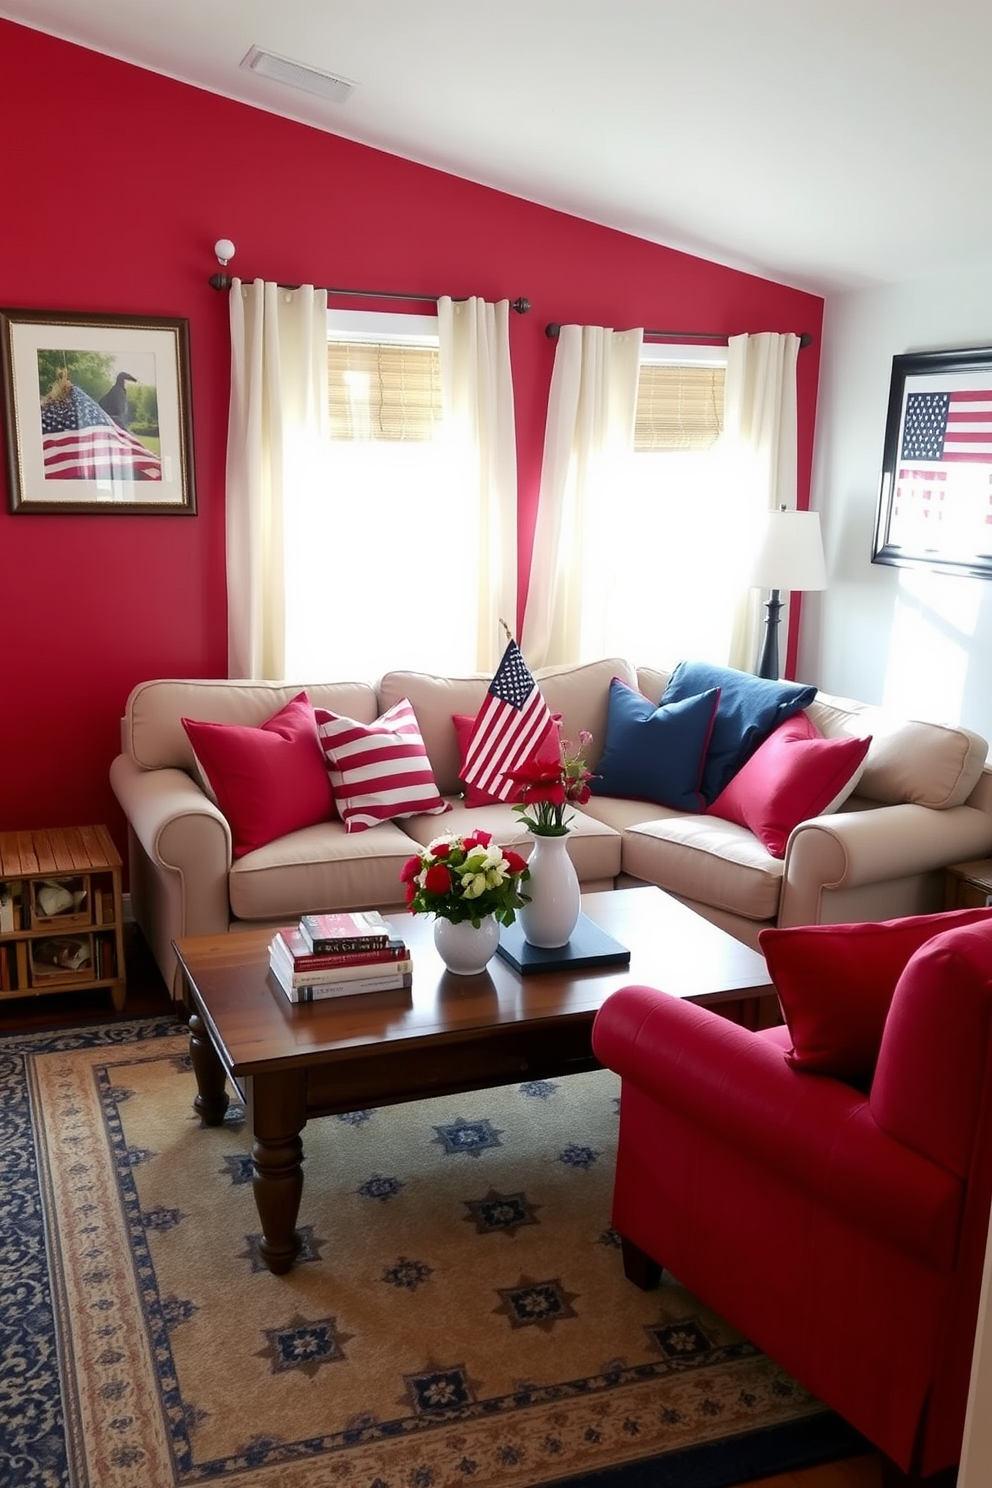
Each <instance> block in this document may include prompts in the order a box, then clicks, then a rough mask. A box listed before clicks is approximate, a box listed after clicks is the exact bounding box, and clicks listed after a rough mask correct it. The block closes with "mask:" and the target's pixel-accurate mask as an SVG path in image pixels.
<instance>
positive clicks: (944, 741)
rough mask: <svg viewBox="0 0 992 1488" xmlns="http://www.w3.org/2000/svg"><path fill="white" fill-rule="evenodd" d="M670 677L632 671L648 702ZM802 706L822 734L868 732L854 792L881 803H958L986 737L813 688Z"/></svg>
mask: <svg viewBox="0 0 992 1488" xmlns="http://www.w3.org/2000/svg"><path fill="white" fill-rule="evenodd" d="M670 678H671V673H670V672H667V671H663V670H661V669H659V668H655V667H639V668H638V670H637V685H638V687H639V688H640V689H641V691H642V692H643V693H644V696H645V697H648V698H651V700H652V701H653V702H660V701H661V698H662V696H663V695H664V692H665V688H666V687H667V686H668V683H669V680H670ZM805 711H806V713H807V714H808V716H809V718H810V719H811V720H812V722H813V723H814V724H815V725H816V727H817V728H818V729H819V730H820V733H821V734H823V735H824V736H825V737H826V738H828V739H829V738H836V737H838V736H845V737H847V738H855V739H863V738H866V737H867V736H868V735H869V734H870V735H871V744H870V745H869V747H868V755H867V757H866V759H865V766H864V769H863V771H862V772H861V777H860V779H859V780H858V784H857V786H856V787H855V790H854V795H855V796H856V797H857V798H858V799H866V800H869V801H874V802H877V803H879V804H881V805H887V806H894V805H898V804H900V803H901V802H904V801H906V802H910V803H912V804H914V805H917V806H929V807H931V808H933V809H934V810H938V811H939V810H946V809H947V808H948V807H951V806H961V805H963V803H964V802H965V801H967V800H968V797H969V796H970V795H971V793H972V791H973V790H974V789H975V786H976V785H977V784H978V781H979V777H980V776H981V773H982V768H983V766H984V764H985V760H986V757H987V755H988V748H989V746H988V741H987V740H986V739H983V738H982V736H981V735H980V734H976V733H974V732H973V731H972V730H971V729H966V728H960V727H952V726H948V725H946V724H939V723H922V722H920V721H918V720H915V719H905V718H900V717H898V716H893V715H892V714H891V713H889V712H887V711H885V710H883V709H881V708H875V707H870V706H869V705H868V704H867V703H859V702H856V701H855V700H854V699H853V698H845V697H835V696H833V695H832V694H831V693H828V692H818V693H817V694H816V697H815V698H814V699H813V701H812V702H811V703H810V705H809V707H808V708H807V709H806V710H805Z"/></svg>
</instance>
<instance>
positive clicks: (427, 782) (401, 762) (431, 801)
mask: <svg viewBox="0 0 992 1488" xmlns="http://www.w3.org/2000/svg"><path fill="white" fill-rule="evenodd" d="M316 717H317V737H318V739H319V741H320V747H321V749H322V750H323V751H324V755H325V757H326V761H327V771H328V774H329V775H330V778H331V785H332V787H333V789H334V801H335V804H336V806H337V809H338V814H339V815H340V817H341V820H342V821H343V822H344V824H345V828H346V829H347V831H349V832H363V831H365V830H366V828H368V827H374V826H377V825H378V823H379V822H383V821H390V820H392V819H393V818H394V817H400V816H438V815H439V814H440V813H441V812H442V811H450V810H451V806H450V805H449V803H448V802H447V801H446V800H445V799H444V797H443V796H441V795H439V794H438V789H437V784H436V782H435V780H434V772H433V770H432V769H431V762H430V759H429V758H428V755H427V750H426V748H425V746H424V741H423V739H422V738H421V735H420V725H419V724H418V723H417V715H416V713H415V712H414V711H413V705H412V704H411V702H410V700H409V698H401V699H400V701H399V702H398V703H394V704H393V706H392V707H391V708H388V709H387V710H386V712H385V713H383V714H382V715H381V717H379V718H377V719H376V721H375V722H374V723H357V722H356V721H355V719H354V718H343V717H340V716H339V715H338V714H336V713H329V712H328V710H327V709H326V708H318V709H317V710H316Z"/></svg>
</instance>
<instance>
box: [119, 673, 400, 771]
mask: <svg viewBox="0 0 992 1488" xmlns="http://www.w3.org/2000/svg"><path fill="white" fill-rule="evenodd" d="M303 690H304V687H303V684H301V683H299V682H295V683H294V682H254V681H243V680H228V681H225V680H220V681H205V680H201V679H199V678H185V679H181V678H165V679H162V680H158V681H154V682H141V683H139V684H138V686H137V687H135V688H133V689H132V691H131V694H130V696H129V698H128V700H127V704H126V707H125V711H124V717H123V719H122V721H121V748H122V749H123V751H124V753H125V754H127V755H130V757H131V758H132V759H133V760H134V762H135V764H137V765H140V766H141V768H142V769H143V770H163V769H170V768H171V769H178V770H186V771H188V773H189V774H191V775H193V776H194V777H197V776H198V770H197V765H196V761H195V758H194V754H193V746H192V744H191V743H190V741H189V739H188V737H187V735H186V731H185V729H184V728H183V725H182V719H183V718H184V717H186V718H196V719H200V720H202V721H203V722H207V723H233V724H242V725H245V726H249V727H252V728H259V727H260V726H261V725H262V724H263V723H264V722H265V720H266V719H267V718H271V717H272V715H273V713H276V712H278V710H279V709H280V708H282V707H285V705H286V704H287V703H289V702H291V701H292V699H293V698H294V697H296V696H297V695H298V694H299V693H300V692H301V691H303ZM305 691H306V694H307V696H308V697H309V699H310V701H311V703H312V704H313V705H314V707H324V708H329V709H331V711H332V712H334V713H347V714H348V715H349V717H351V718H357V719H359V720H360V721H361V722H363V723H371V722H372V720H373V719H374V718H375V717H376V715H377V714H378V712H379V707H378V703H377V702H376V695H375V688H374V687H371V686H369V685H368V684H367V683H364V682H335V683H326V682H314V683H308V684H306V687H305Z"/></svg>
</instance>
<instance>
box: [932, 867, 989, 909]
mask: <svg viewBox="0 0 992 1488" xmlns="http://www.w3.org/2000/svg"><path fill="white" fill-rule="evenodd" d="M990 905H992V858H978V859H976V860H974V861H973V862H970V863H952V864H951V865H950V867H949V868H945V869H944V908H945V909H987V908H988V907H989V906H990Z"/></svg>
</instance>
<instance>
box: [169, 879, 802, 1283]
mask: <svg viewBox="0 0 992 1488" xmlns="http://www.w3.org/2000/svg"><path fill="white" fill-rule="evenodd" d="M582 908H583V910H584V911H585V913H586V914H587V915H588V916H589V917H590V919H593V920H595V921H596V922H597V924H599V925H601V926H602V927H603V929H604V930H606V931H608V932H609V934H610V935H612V936H613V937H614V938H615V939H616V940H618V941H620V942H621V943H622V944H623V945H625V946H628V947H629V948H630V951H631V958H630V965H629V966H621V967H616V966H613V967H604V968H590V969H587V970H584V971H581V970H580V971H572V972H541V973H539V974H531V975H528V976H520V975H519V974H518V973H517V972H516V971H514V970H513V968H512V967H511V966H509V965H508V964H507V963H506V962H504V961H503V960H502V959H501V958H500V957H498V956H497V957H494V958H493V960H492V961H491V962H490V964H489V967H488V969H487V970H486V971H485V972H483V973H482V974H481V975H479V976H474V977H463V976H454V975H452V973H450V972H448V971H446V970H445V968H444V966H443V965H442V963H441V960H440V958H439V957H438V955H437V952H436V951H435V949H434V939H433V919H432V917H430V916H427V915H407V914H396V915H391V916H389V917H388V918H389V919H390V922H391V923H392V924H393V925H394V926H395V927H396V930H397V933H399V934H401V935H402V936H403V937H404V939H405V940H406V942H407V944H408V945H409V947H410V950H411V954H412V957H413V966H414V971H413V987H412V989H411V990H410V991H403V992H372V993H365V994H362V995H360V996H353V997H344V998H335V999H330V1000H326V1001H323V1002H313V1003H304V1004H295V1005H294V1004H292V1003H290V1002H289V1000H288V998H287V997H286V996H285V994H284V993H283V992H282V990H281V989H280V987H279V986H278V984H277V983H276V981H275V980H274V978H273V977H271V976H270V974H269V970H268V959H269V958H268V945H269V941H270V940H271V938H272V934H273V931H272V929H271V927H266V928H264V929H258V930H245V931H241V930H238V931H232V932H230V933H229V934H226V935H210V936H196V937H187V938H185V939H182V940H178V941H176V942H175V948H176V954H177V955H178V957H179V962H180V966H181V968H182V971H183V973H184V976H185V980H186V986H187V1001H188V1005H189V1007H190V1009H191V1016H190V1019H189V1026H190V1056H191V1059H192V1063H193V1069H194V1072H195V1074H196V1083H197V1096H196V1099H195V1101H194V1103H193V1104H194V1107H195V1109H196V1110H197V1111H198V1113H199V1114H200V1116H201V1118H202V1119H203V1121H204V1122H205V1123H206V1124H207V1125H208V1126H215V1125H219V1124H220V1123H221V1122H222V1121H223V1119H224V1113H225V1111H226V1109H227V1105H228V1095H227V1089H226V1083H227V1077H230V1079H231V1081H232V1083H233V1084H234V1086H235V1087H236V1088H237V1090H238V1091H239V1093H240V1094H241V1096H242V1098H243V1100H244V1101H245V1105H246V1108H247V1114H248V1121H249V1123H250V1125H251V1130H252V1137H253V1144H252V1154H251V1155H252V1160H253V1163H254V1193H255V1202H256V1204H257V1206H258V1215H259V1219H260V1221H261V1225H262V1242H261V1247H260V1248H261V1254H262V1258H263V1260H264V1261H265V1264H266V1265H267V1266H268V1268H269V1270H270V1271H274V1272H276V1273H281V1272H284V1271H288V1270H289V1268H290V1266H292V1264H293V1261H294V1259H295V1257H296V1254H297V1252H298V1250H299V1244H300V1242H299V1237H298V1236H297V1233H296V1220H297V1215H298V1214H299V1208H300V1199H301V1196H302V1193H303V1170H302V1167H301V1160H302V1156H303V1143H302V1140H301V1135H300V1134H301V1132H302V1131H303V1128H304V1126H305V1125H306V1123H307V1121H308V1120H309V1118H310V1117H311V1116H328V1115H332V1114H334V1113H337V1112H341V1111H354V1110H362V1109H364V1108H366V1107H369V1106H376V1105H389V1104H393V1103H395V1102H397V1101H412V1100H420V1099H423V1098H425V1097H427V1096H432V1095H446V1094H451V1093H453V1092H455V1091H463V1090H484V1089H486V1088H488V1087H489V1086H493V1085H506V1084H513V1083H515V1082H517V1081H524V1080H536V1079H548V1078H551V1077H555V1076H560V1075H568V1074H575V1073H578V1072H580V1071H582V1070H589V1069H595V1068H597V1067H598V1062H597V1060H596V1058H595V1056H594V1055H593V1052H592V1044H591V1031H592V1024H593V1019H594V1018H595V1016H596V1013H597V1011H598V1010H599V1008H600V1006H601V1005H602V1003H603V1001H604V999H605V998H606V997H608V996H609V994H610V993H611V992H614V991H615V990H616V989H617V988H618V987H622V986H625V985H626V984H627V983H630V982H643V983H647V984H648V985H649V986H655V987H659V988H661V989H662V990H663V991H665V992H668V993H670V994H671V995H672V996H673V997H684V998H686V1000H687V1001H690V1002H697V1003H701V1004H704V1005H707V1006H716V1007H717V1008H718V1009H719V1008H720V1007H721V1006H722V1005H731V1004H733V1005H734V1013H735V1015H736V1016H738V1017H739V1018H740V1017H741V1016H742V1014H743V1020H744V1021H749V1022H750V1023H752V1025H753V1026H760V1024H761V1023H762V1021H775V1018H774V1016H769V1014H770V1013H771V1011H772V1009H771V1004H770V1003H769V999H772V1000H774V998H775V991H774V988H773V987H772V984H771V982H770V981H769V978H768V972H767V969H766V967H765V961H764V958H763V957H762V956H761V955H759V954H758V952H757V951H754V950H752V949H751V948H750V947H749V946H745V945H743V944H742V943H741V942H740V941H737V940H735V939H734V938H733V936H731V935H728V934H727V933H726V931H724V930H720V929H719V928H718V927H717V926H715V925H712V924H711V923H710V922H709V921H708V920H705V919H703V918H702V916H700V915H698V914H696V913H695V912H694V911H693V910H690V909H687V908H686V907H685V906H684V905H683V904H680V903H679V902H678V900H676V899H673V898H672V897H671V896H670V895H668V894H665V893H663V892H662V890H661V889H656V888H636V889H618V890H614V891H612V892H607V893H598V894H585V895H583V899H582ZM776 1006H777V1004H776Z"/></svg>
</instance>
